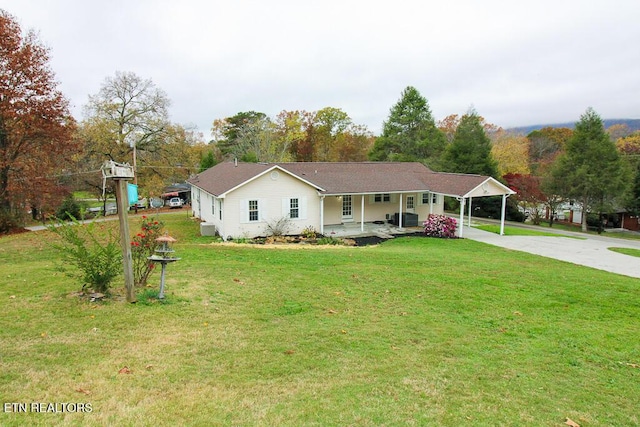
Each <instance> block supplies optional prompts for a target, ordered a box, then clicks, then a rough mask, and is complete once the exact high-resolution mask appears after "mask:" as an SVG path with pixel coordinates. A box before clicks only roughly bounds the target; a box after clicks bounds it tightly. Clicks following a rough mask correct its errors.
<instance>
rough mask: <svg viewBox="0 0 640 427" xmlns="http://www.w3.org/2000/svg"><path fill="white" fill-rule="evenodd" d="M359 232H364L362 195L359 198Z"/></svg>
mask: <svg viewBox="0 0 640 427" xmlns="http://www.w3.org/2000/svg"><path fill="white" fill-rule="evenodd" d="M360 232H364V194H362V195H361V196H360Z"/></svg>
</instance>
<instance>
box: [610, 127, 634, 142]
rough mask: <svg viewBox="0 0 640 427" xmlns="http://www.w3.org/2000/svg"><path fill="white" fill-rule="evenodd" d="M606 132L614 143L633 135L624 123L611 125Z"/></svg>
mask: <svg viewBox="0 0 640 427" xmlns="http://www.w3.org/2000/svg"><path fill="white" fill-rule="evenodd" d="M606 132H607V134H608V135H609V137H610V138H611V139H612V140H613V141H614V142H615V141H617V140H619V139H620V138H625V137H627V136H629V135H631V134H632V133H633V132H632V131H631V129H629V126H628V125H626V124H624V123H617V124H615V125H611V126H609V127H608V128H607V130H606Z"/></svg>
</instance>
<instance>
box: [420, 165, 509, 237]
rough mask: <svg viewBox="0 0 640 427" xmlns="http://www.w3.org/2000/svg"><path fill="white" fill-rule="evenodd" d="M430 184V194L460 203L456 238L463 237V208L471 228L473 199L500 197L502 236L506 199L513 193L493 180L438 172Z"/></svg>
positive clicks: (484, 177)
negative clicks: (446, 197) (436, 194)
mask: <svg viewBox="0 0 640 427" xmlns="http://www.w3.org/2000/svg"><path fill="white" fill-rule="evenodd" d="M431 182H432V188H431V189H430V190H431V191H432V192H434V193H438V194H442V195H444V196H448V197H455V198H456V199H457V200H458V201H459V202H460V218H459V224H460V225H459V227H458V237H463V235H464V219H465V207H466V209H467V212H468V220H467V227H471V213H472V212H473V199H474V198H479V197H492V196H502V209H501V210H500V212H501V215H500V235H503V234H504V220H505V212H506V206H507V197H509V196H510V195H512V194H515V191H513V190H512V189H510V188H509V187H507V186H506V185H504V184H502V183H501V182H500V181H498V180H496V179H494V178H491V177H486V176H481V175H466V174H456V173H442V172H439V173H434V174H433V176H432V177H431Z"/></svg>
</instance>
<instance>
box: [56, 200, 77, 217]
mask: <svg viewBox="0 0 640 427" xmlns="http://www.w3.org/2000/svg"><path fill="white" fill-rule="evenodd" d="M82 213H83V212H82V206H81V205H80V203H79V202H78V201H77V200H76V199H74V198H73V196H68V197H66V198H65V199H64V201H63V202H62V205H60V207H59V208H58V210H57V211H56V217H57V218H58V219H59V220H60V221H66V220H73V219H75V218H82Z"/></svg>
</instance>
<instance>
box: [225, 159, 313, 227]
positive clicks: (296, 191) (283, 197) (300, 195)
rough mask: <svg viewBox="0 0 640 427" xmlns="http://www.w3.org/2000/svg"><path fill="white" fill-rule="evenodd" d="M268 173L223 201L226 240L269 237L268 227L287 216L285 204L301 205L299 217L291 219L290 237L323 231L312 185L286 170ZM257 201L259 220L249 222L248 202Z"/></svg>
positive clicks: (230, 194) (228, 195)
mask: <svg viewBox="0 0 640 427" xmlns="http://www.w3.org/2000/svg"><path fill="white" fill-rule="evenodd" d="M274 172H277V173H271V172H269V173H266V174H265V175H263V176H261V177H259V178H257V179H255V180H253V181H251V182H248V183H246V184H245V185H243V186H241V187H240V188H238V189H236V190H234V191H232V192H230V193H229V194H227V195H226V197H225V199H224V211H223V215H224V237H225V238H226V237H229V236H231V237H233V238H238V237H257V236H265V235H267V234H269V233H268V232H267V225H268V224H275V223H276V222H277V221H278V220H281V219H283V218H285V217H288V215H289V210H288V206H285V204H286V201H287V200H288V199H291V198H296V199H298V201H299V202H300V206H299V214H300V218H297V219H294V218H291V219H289V221H288V223H289V228H288V229H287V230H286V233H287V234H300V233H301V232H302V230H304V229H305V228H306V227H313V228H314V229H315V230H320V197H319V196H318V192H317V190H316V189H315V188H313V187H312V186H310V185H308V184H306V183H304V182H302V181H300V180H299V179H297V178H294V177H292V176H291V175H289V174H287V173H285V172H283V171H274ZM251 200H255V201H257V202H258V215H259V218H258V220H257V221H250V220H249V211H248V202H249V201H251Z"/></svg>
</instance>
